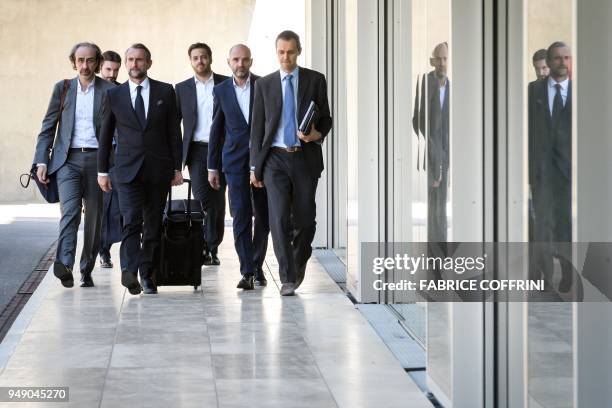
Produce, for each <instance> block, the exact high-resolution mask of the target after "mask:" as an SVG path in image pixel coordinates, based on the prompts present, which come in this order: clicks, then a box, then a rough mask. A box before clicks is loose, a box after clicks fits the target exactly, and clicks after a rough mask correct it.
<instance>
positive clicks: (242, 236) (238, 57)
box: [208, 44, 270, 290]
mask: <svg viewBox="0 0 612 408" xmlns="http://www.w3.org/2000/svg"><path fill="white" fill-rule="evenodd" d="M227 63H228V65H229V67H230V69H231V70H232V73H233V76H232V78H231V79H227V80H225V81H223V82H221V83H220V84H219V85H217V86H215V87H214V88H213V97H214V107H213V121H212V125H211V127H210V139H209V141H208V181H209V183H210V185H211V186H212V188H214V189H216V190H218V189H219V188H221V176H220V173H219V171H223V173H224V175H225V180H226V181H227V186H228V190H229V203H230V209H231V213H232V217H233V227H234V245H235V247H236V252H237V253H238V258H239V260H240V273H241V275H242V279H240V282H238V286H237V287H238V288H239V289H244V290H249V289H253V288H254V284H255V283H257V284H258V285H260V286H265V285H266V284H267V281H266V278H265V276H264V273H263V269H262V265H263V262H264V259H265V256H266V251H267V249H268V233H269V232H270V227H269V226H268V202H267V200H268V199H267V195H266V190H265V189H264V188H253V189H252V190H253V191H251V185H250V181H249V139H250V133H251V112H252V108H253V96H254V94H255V92H254V88H255V81H257V79H258V78H259V77H258V76H257V75H254V74H251V73H250V68H251V65H252V64H253V59H252V58H251V50H249V48H248V47H247V46H246V45H242V44H238V45H235V46H233V47H232V48H231V49H230V52H229V56H228V58H227ZM253 215H255V231H254V232H253V222H252V219H253Z"/></svg>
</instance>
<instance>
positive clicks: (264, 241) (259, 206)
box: [249, 176, 270, 278]
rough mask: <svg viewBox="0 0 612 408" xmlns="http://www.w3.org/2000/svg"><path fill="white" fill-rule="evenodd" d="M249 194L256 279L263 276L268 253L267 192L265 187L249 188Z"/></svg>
mask: <svg viewBox="0 0 612 408" xmlns="http://www.w3.org/2000/svg"><path fill="white" fill-rule="evenodd" d="M249 177H250V176H249ZM251 193H252V198H253V215H254V220H255V222H254V223H255V227H254V228H253V263H254V264H255V278H258V277H260V276H263V271H262V266H263V263H264V261H265V260H266V252H268V235H269V234H270V222H269V217H268V192H267V190H266V188H265V187H262V188H257V187H253V186H251Z"/></svg>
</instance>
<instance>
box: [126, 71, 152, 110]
mask: <svg viewBox="0 0 612 408" xmlns="http://www.w3.org/2000/svg"><path fill="white" fill-rule="evenodd" d="M128 83H129V85H130V98H131V99H132V108H134V110H136V96H137V95H138V90H137V89H136V87H137V86H138V85H141V86H142V89H141V90H140V94H141V95H142V100H143V102H144V108H145V118H147V117H148V114H149V94H150V93H151V87H150V85H151V84H150V83H149V78H145V80H144V81H142V82H141V83H140V84H137V83H136V82H132V80H131V79H130V80H129V81H128Z"/></svg>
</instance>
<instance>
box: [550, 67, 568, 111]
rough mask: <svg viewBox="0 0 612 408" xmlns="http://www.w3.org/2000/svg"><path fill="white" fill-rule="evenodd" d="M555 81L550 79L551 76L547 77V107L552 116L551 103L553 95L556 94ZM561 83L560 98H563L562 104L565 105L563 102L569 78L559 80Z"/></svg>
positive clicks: (565, 97)
mask: <svg viewBox="0 0 612 408" xmlns="http://www.w3.org/2000/svg"><path fill="white" fill-rule="evenodd" d="M556 84H557V81H555V80H554V79H552V77H548V108H549V109H550V111H549V112H550V115H551V116H552V111H553V104H554V103H555V95H556V94H557V88H555V85H556ZM559 84H560V85H561V99H562V100H563V106H565V102H566V101H567V90H568V86H569V78H566V79H565V80H564V81H561V82H559Z"/></svg>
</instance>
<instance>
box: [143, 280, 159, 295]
mask: <svg viewBox="0 0 612 408" xmlns="http://www.w3.org/2000/svg"><path fill="white" fill-rule="evenodd" d="M141 281H142V291H143V292H144V294H145V295H154V294H156V293H157V286H155V284H154V283H153V280H152V279H151V278H143V279H141Z"/></svg>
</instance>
